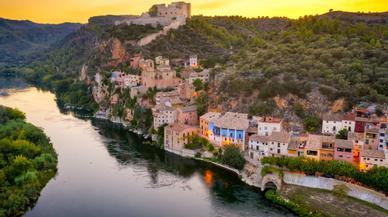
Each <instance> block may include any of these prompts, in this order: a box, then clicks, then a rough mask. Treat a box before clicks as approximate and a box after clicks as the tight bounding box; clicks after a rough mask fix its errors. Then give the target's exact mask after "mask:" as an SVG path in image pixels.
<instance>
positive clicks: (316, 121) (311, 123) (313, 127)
mask: <svg viewBox="0 0 388 217" xmlns="http://www.w3.org/2000/svg"><path fill="white" fill-rule="evenodd" d="M320 125H321V119H320V118H319V117H317V116H311V115H310V116H307V117H305V118H304V120H303V126H304V129H305V130H306V131H307V132H310V133H311V132H316V131H317V130H318V129H319V126H320Z"/></svg>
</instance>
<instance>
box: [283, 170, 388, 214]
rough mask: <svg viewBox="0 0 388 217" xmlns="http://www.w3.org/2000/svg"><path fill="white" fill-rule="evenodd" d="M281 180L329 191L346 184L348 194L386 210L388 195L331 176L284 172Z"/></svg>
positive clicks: (387, 208) (387, 207)
mask: <svg viewBox="0 0 388 217" xmlns="http://www.w3.org/2000/svg"><path fill="white" fill-rule="evenodd" d="M283 181H284V183H286V184H291V185H299V186H304V187H309V188H318V189H325V190H329V191H332V190H334V187H335V186H337V185H341V186H346V187H347V189H348V191H347V195H348V196H350V197H354V198H357V199H359V200H363V201H366V202H369V203H372V204H375V205H377V206H380V207H382V208H384V209H386V210H388V197H386V196H385V195H384V194H382V193H379V192H376V191H373V190H371V189H368V188H365V187H362V186H359V185H354V184H351V183H347V182H343V181H339V180H336V179H331V178H325V177H316V176H306V175H302V174H296V173H290V172H285V173H284V177H283Z"/></svg>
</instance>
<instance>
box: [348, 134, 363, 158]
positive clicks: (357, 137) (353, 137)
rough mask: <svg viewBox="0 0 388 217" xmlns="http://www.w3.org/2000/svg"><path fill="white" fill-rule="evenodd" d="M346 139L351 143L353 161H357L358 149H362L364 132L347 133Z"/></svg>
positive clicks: (358, 156)
mask: <svg viewBox="0 0 388 217" xmlns="http://www.w3.org/2000/svg"><path fill="white" fill-rule="evenodd" d="M348 140H349V141H351V142H352V144H353V158H354V160H355V161H359V158H360V150H362V149H364V141H365V135H364V133H356V132H354V133H352V132H349V133H348Z"/></svg>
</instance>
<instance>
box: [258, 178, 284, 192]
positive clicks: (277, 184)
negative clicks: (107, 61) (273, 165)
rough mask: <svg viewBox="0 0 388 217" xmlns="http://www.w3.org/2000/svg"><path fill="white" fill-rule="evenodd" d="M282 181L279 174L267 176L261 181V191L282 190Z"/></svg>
mask: <svg viewBox="0 0 388 217" xmlns="http://www.w3.org/2000/svg"><path fill="white" fill-rule="evenodd" d="M281 188H282V179H281V178H280V177H279V175H277V174H267V175H265V176H264V177H263V179H262V181H261V191H266V190H269V189H274V190H281Z"/></svg>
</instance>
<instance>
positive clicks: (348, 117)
mask: <svg viewBox="0 0 388 217" xmlns="http://www.w3.org/2000/svg"><path fill="white" fill-rule="evenodd" d="M355 118H356V114H354V113H347V114H344V115H343V120H347V121H354V120H355Z"/></svg>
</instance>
